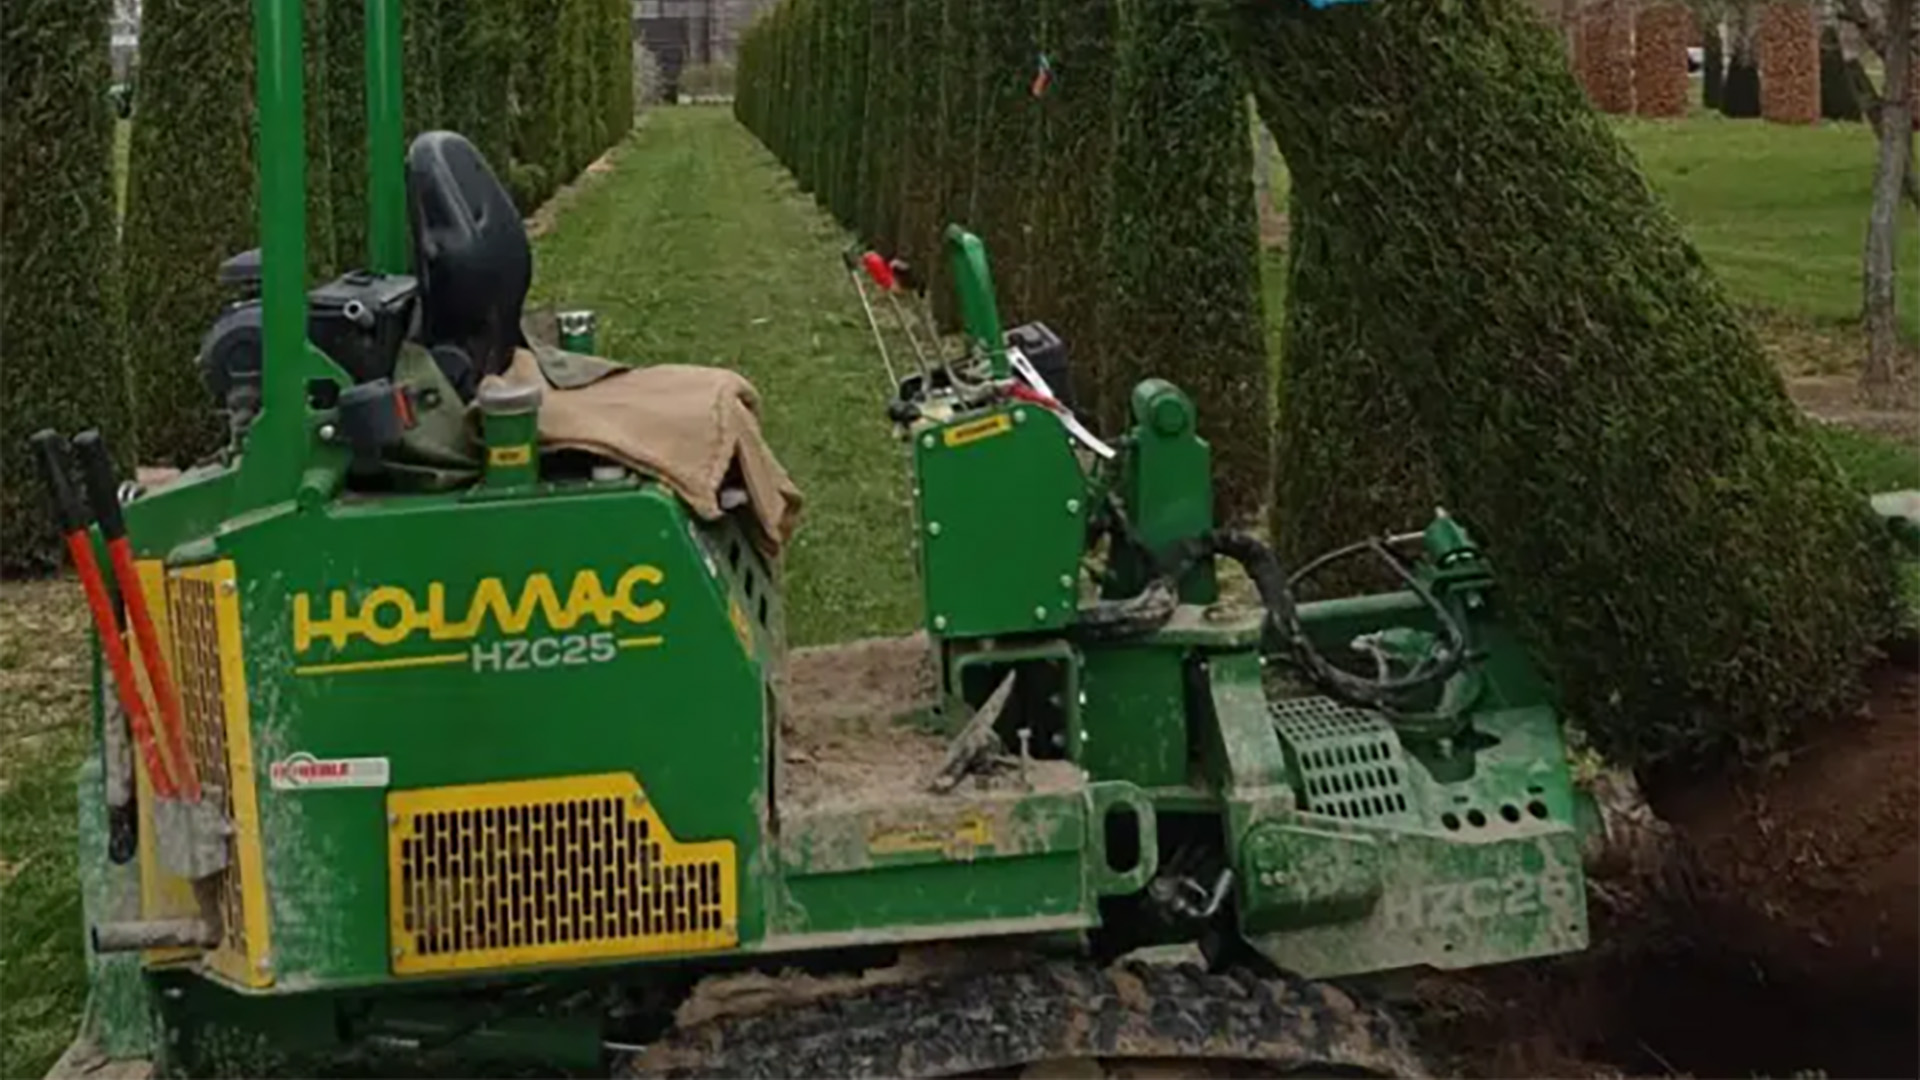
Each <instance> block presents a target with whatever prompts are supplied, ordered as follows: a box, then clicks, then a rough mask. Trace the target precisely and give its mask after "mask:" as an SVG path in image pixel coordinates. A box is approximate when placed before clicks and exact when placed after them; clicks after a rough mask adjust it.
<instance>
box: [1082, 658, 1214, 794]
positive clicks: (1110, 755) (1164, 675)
mask: <svg viewBox="0 0 1920 1080" xmlns="http://www.w3.org/2000/svg"><path fill="white" fill-rule="evenodd" d="M1185 659H1186V658H1185V656H1184V654H1183V653H1182V652H1181V651H1180V650H1178V649H1169V648H1164V647H1158V646H1155V645H1144V646H1113V647H1105V648H1089V649H1088V650H1087V660H1086V665H1087V672H1086V678H1085V680H1084V685H1085V689H1086V702H1085V704H1083V705H1082V706H1081V707H1080V708H1079V710H1077V716H1076V719H1077V722H1076V723H1074V724H1072V725H1071V726H1070V727H1069V729H1068V738H1067V745H1068V747H1069V749H1070V750H1071V751H1072V754H1073V758H1074V760H1075V761H1076V762H1078V763H1079V764H1080V767H1081V768H1083V769H1085V770H1087V772H1088V773H1089V774H1090V775H1092V776H1095V777H1098V778H1100V779H1103V780H1107V779H1111V780H1130V781H1132V782H1133V783H1136V784H1139V785H1141V786H1143V787H1157V786H1160V785H1170V784H1181V783H1185V782H1186V780H1187V778H1188V772H1189V769H1188V761H1187V759H1188V731H1187V702H1186V687H1185V675H1184V667H1185Z"/></svg>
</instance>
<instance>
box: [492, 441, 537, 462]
mask: <svg viewBox="0 0 1920 1080" xmlns="http://www.w3.org/2000/svg"><path fill="white" fill-rule="evenodd" d="M532 460H533V447H531V446H528V445H527V444H525V443H521V444H520V445H519V446H496V447H493V448H492V449H490V450H488V451H487V464H489V465H496V466H513V465H525V464H526V463H527V462H529V461H532Z"/></svg>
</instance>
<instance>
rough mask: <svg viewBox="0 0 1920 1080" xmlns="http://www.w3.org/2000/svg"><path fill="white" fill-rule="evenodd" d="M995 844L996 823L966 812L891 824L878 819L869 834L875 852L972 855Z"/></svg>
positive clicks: (870, 848)
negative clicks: (949, 817)
mask: <svg viewBox="0 0 1920 1080" xmlns="http://www.w3.org/2000/svg"><path fill="white" fill-rule="evenodd" d="M992 846H993V823H992V822H990V821H988V820H987V818H986V816H985V815H983V814H963V815H961V816H960V817H958V818H955V819H954V820H952V821H946V822H919V823H915V824H912V825H889V824H885V823H880V822H876V823H875V824H874V826H873V828H872V831H870V832H869V833H868V834H867V853H868V854H871V855H916V854H923V853H928V852H937V853H939V854H941V855H944V856H946V857H947V858H949V859H965V858H970V857H972V855H973V853H974V852H975V851H978V850H979V849H981V848H990V847H992Z"/></svg>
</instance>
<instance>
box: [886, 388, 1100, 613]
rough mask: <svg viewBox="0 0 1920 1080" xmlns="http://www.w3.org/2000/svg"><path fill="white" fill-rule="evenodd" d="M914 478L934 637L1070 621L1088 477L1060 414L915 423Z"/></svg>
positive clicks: (1004, 410) (1027, 409)
mask: <svg viewBox="0 0 1920 1080" xmlns="http://www.w3.org/2000/svg"><path fill="white" fill-rule="evenodd" d="M914 474H915V476H916V478H917V481H918V484H919V488H920V491H919V499H918V512H919V518H918V526H919V545H920V569H921V582H922V587H923V588H924V589H925V595H926V618H927V625H928V627H929V628H930V629H931V630H932V631H933V632H934V634H936V635H938V636H944V637H980V636H987V635H993V634H1007V633H1020V632H1025V631H1035V630H1057V629H1060V628H1061V627H1064V626H1065V625H1066V624H1067V623H1068V622H1070V621H1071V620H1072V617H1073V612H1074V607H1075V604H1076V602H1077V595H1076V582H1077V580H1078V575H1079V565H1080V551H1081V547H1082V544H1083V542H1084V540H1085V537H1086V516H1087V506H1086V480H1085V477H1084V476H1083V475H1082V474H1081V472H1080V465H1079V463H1078V462H1077V461H1076V460H1075V459H1074V456H1073V451H1072V449H1071V446H1070V444H1069V442H1068V436H1067V433H1066V429H1065V428H1063V427H1062V426H1061V425H1060V421H1059V419H1058V418H1056V417H1055V416H1054V415H1053V414H1052V413H1050V412H1048V411H1047V410H1045V409H1041V408H1037V407H1033V406H1027V405H1013V406H1011V407H1006V406H1002V407H996V408H992V409H987V410H983V411H981V412H977V413H970V414H968V415H967V416H965V417H964V418H962V419H959V420H955V421H953V422H951V423H946V424H940V425H935V426H931V427H928V428H924V429H922V430H921V431H920V432H919V433H918V434H917V435H916V438H915V444H914Z"/></svg>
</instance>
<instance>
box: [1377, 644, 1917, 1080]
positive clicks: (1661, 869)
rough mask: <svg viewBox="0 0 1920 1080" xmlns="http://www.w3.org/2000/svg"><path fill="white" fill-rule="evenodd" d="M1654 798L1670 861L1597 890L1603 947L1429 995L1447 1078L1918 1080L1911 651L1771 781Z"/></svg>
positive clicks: (1719, 780) (1768, 777)
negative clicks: (1844, 719)
mask: <svg viewBox="0 0 1920 1080" xmlns="http://www.w3.org/2000/svg"><path fill="white" fill-rule="evenodd" d="M1650 798H1651V800H1652V802H1653V805H1654V808H1655V810H1656V811H1657V812H1658V813H1659V815H1660V816H1661V817H1662V818H1663V819H1664V820H1665V821H1666V822H1668V823H1669V824H1670V825H1671V826H1672V828H1673V837H1674V845H1675V848H1674V850H1673V852H1672V853H1671V854H1670V855H1668V856H1667V857H1665V858H1663V859H1661V860H1660V863H1659V865H1658V866H1657V867H1654V868H1651V869H1644V868H1643V870H1642V871H1640V872H1637V873H1634V874H1629V875H1625V876H1622V877H1613V878H1602V879H1600V880H1599V881H1598V882H1597V887H1596V889H1595V893H1594V899H1595V904H1594V909H1595V910H1594V927H1593V929H1594V941H1595V945H1594V947H1593V948H1592V949H1591V950H1589V951H1588V952H1587V953H1585V954H1583V955H1580V956H1575V957H1568V958H1564V959H1562V960H1558V961H1554V962H1550V963H1546V964H1533V965H1515V966H1513V967H1511V968H1505V969H1498V970H1489V971H1482V972H1472V973H1466V974H1464V975H1459V976H1451V977H1435V978H1432V979H1429V980H1425V981H1424V982H1423V983H1422V984H1421V987H1420V991H1419V993H1418V995H1417V997H1416V1006H1415V1008H1414V1015H1415V1016H1416V1018H1417V1023H1418V1025H1419V1027H1420V1029H1421V1033H1422V1037H1423V1038H1422V1041H1423V1043H1424V1044H1425V1045H1427V1046H1428V1047H1429V1048H1430V1049H1431V1052H1432V1056H1433V1057H1434V1058H1435V1059H1436V1060H1435V1066H1436V1068H1438V1069H1442V1070H1444V1071H1449V1072H1458V1073H1464V1074H1471V1075H1482V1076H1603V1075H1618V1074H1626V1075H1629V1076H1664V1075H1674V1074H1682V1075H1692V1076H1793V1075H1821V1076H1828V1077H1842V1076H1859V1077H1885V1076H1920V905H1917V904H1916V901H1917V899H1920V816H1917V814H1916V811H1917V810H1920V676H1917V675H1916V656H1915V655H1914V654H1913V653H1912V652H1911V651H1906V652H1903V653H1902V655H1898V656H1895V657H1893V658H1891V659H1890V660H1889V661H1888V662H1887V663H1886V664H1884V665H1883V666H1882V667H1881V668H1880V669H1879V670H1878V671H1876V672H1875V673H1874V677H1873V693H1872V697H1871V700H1870V703H1869V705H1868V706H1867V708H1866V709H1865V710H1863V712H1862V713H1861V715H1860V716H1859V717H1858V718H1856V719H1855V720H1854V721H1853V722H1849V723H1843V724H1836V725H1834V726H1833V727H1832V728H1830V729H1829V730H1828V731H1827V732H1825V733H1824V734H1823V736H1822V737H1820V738H1817V739H1815V740H1812V741H1811V742H1810V743H1809V744H1808V745H1807V746H1805V747H1804V748H1802V749H1801V750H1800V751H1799V752H1797V753H1795V754H1794V755H1793V756H1792V757H1791V759H1790V760H1788V761H1787V762H1785V763H1784V764H1783V765H1782V766H1781V767H1779V768H1778V769H1776V770H1772V771H1769V772H1768V773H1766V774H1765V775H1759V776H1753V775H1749V776H1738V777H1735V776H1719V777H1704V778H1703V777H1693V778H1689V779H1687V780H1685V781H1676V780H1673V779H1668V780H1667V781H1665V782H1664V783H1660V784H1657V785H1656V786H1655V787H1654V788H1653V789H1652V790H1651V791H1650Z"/></svg>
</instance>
